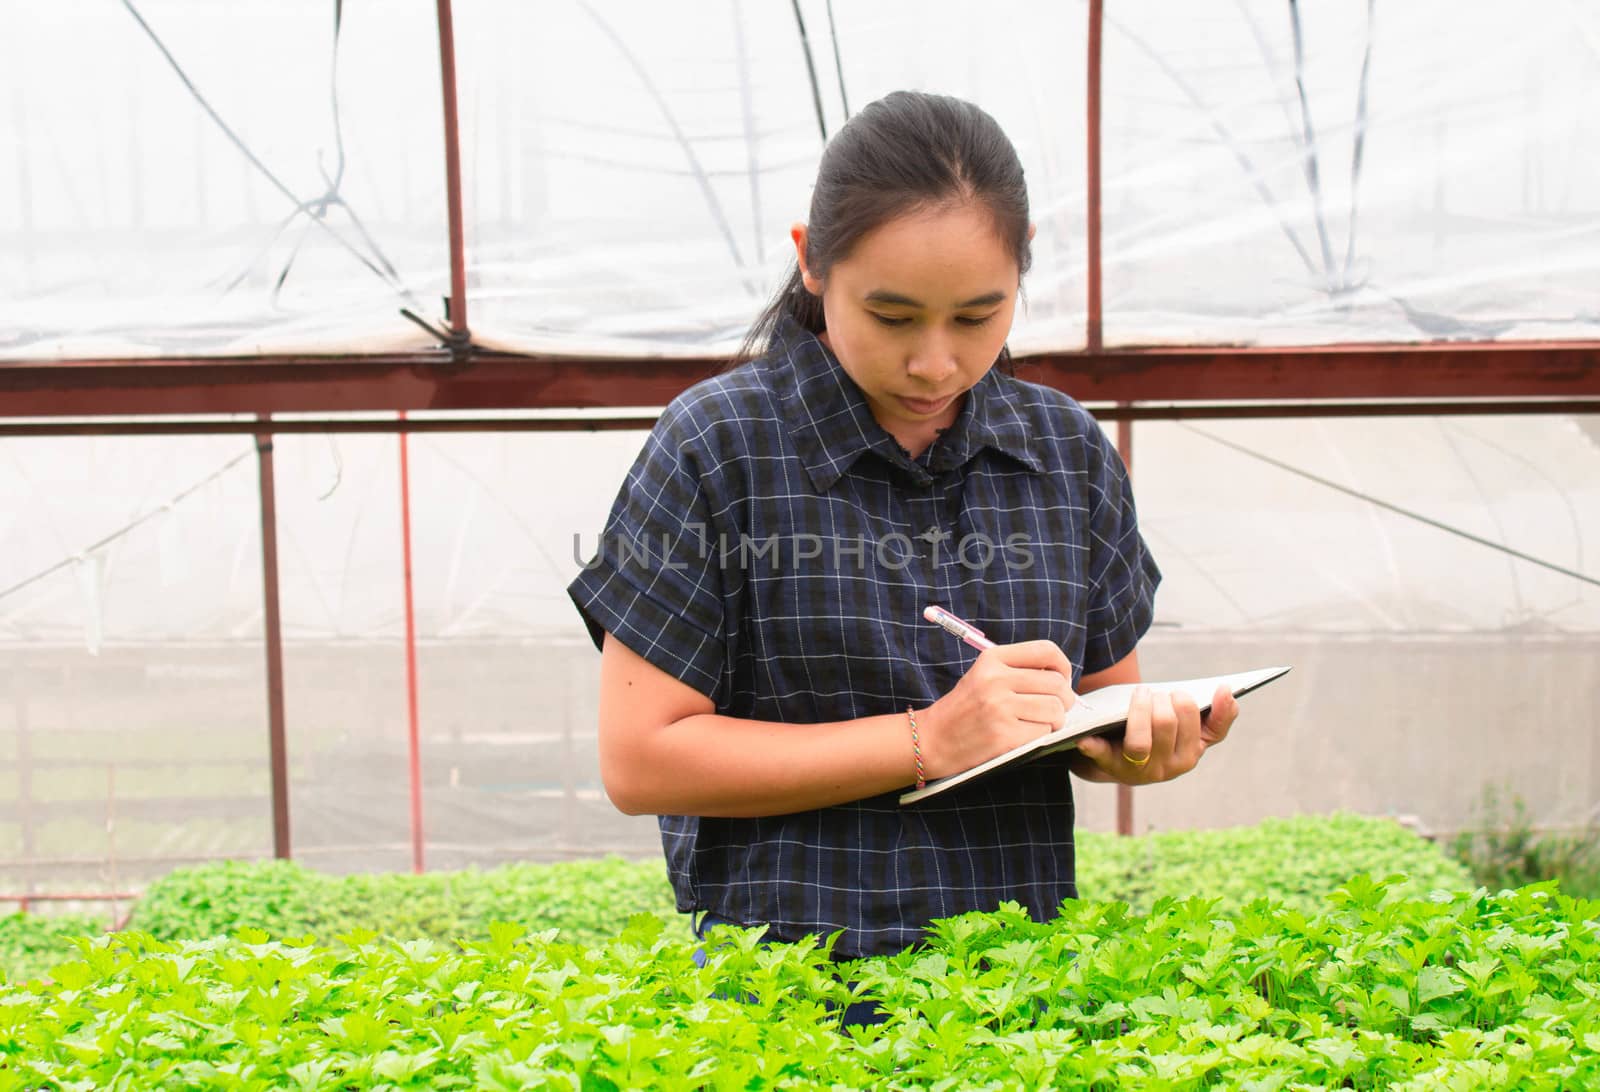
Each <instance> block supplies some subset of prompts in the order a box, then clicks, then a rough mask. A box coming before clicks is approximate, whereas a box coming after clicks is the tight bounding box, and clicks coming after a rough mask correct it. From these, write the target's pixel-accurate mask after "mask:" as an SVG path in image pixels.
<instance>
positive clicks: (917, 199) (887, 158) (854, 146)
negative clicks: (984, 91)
mask: <svg viewBox="0 0 1600 1092" xmlns="http://www.w3.org/2000/svg"><path fill="white" fill-rule="evenodd" d="M959 201H977V202H982V203H983V204H985V205H987V206H988V209H989V212H990V213H991V214H992V215H993V217H994V224H995V230H996V232H997V233H998V234H999V236H1000V239H1001V240H1002V241H1003V242H1004V243H1005V244H1006V246H1007V247H1009V248H1010V250H1011V253H1012V256H1013V257H1015V258H1016V260H1017V272H1018V273H1019V274H1022V273H1026V272H1027V271H1028V266H1029V264H1030V262H1031V261H1032V250H1031V248H1030V247H1029V241H1028V190H1027V187H1026V185H1024V183H1023V179H1022V163H1021V161H1020V160H1019V159H1018V158H1017V150H1016V149H1015V148H1014V147H1012V145H1011V141H1010V140H1009V139H1007V137H1006V134H1005V133H1004V132H1003V131H1002V130H1001V128H1000V126H999V124H998V123H997V122H996V121H995V120H994V118H992V117H990V116H989V115H988V114H986V113H984V112H983V111H982V110H980V109H978V108H977V107H976V106H974V105H972V104H971V103H970V102H963V101H962V100H961V99H955V98H950V97H949V96H947V95H929V94H924V93H923V92H920V91H896V92H894V93H893V94H890V95H886V96H884V97H883V98H881V99H879V100H878V101H876V102H873V103H869V104H868V105H867V106H865V107H863V108H862V110H861V111H860V112H859V113H857V114H856V115H855V116H854V117H852V118H851V119H850V120H849V121H848V122H846V123H845V125H844V127H843V128H842V129H840V130H839V131H838V132H837V133H835V134H834V136H833V139H832V140H830V141H828V146H827V147H826V148H824V149H823V151H822V161H821V162H820V163H819V164H818V165H817V184H816V188H815V189H813V190H812V192H811V214H810V216H809V218H808V219H807V222H806V223H807V239H806V264H807V265H808V266H809V268H810V269H811V271H812V273H813V274H815V275H816V276H818V277H821V278H826V277H827V275H828V270H830V269H831V268H832V267H833V264H834V263H835V262H837V261H840V260H842V259H844V258H846V257H848V256H849V254H850V251H851V249H852V248H853V247H854V246H855V245H856V243H857V242H858V241H859V240H860V239H861V237H862V236H863V235H865V234H867V233H868V232H869V231H871V230H873V229H874V228H876V227H878V226H880V225H881V224H885V223H887V222H889V221H890V220H893V219H895V218H896V217H898V216H902V215H905V214H906V213H910V212H915V211H917V210H918V209H922V208H928V207H930V206H936V205H940V204H944V203H947V202H959ZM785 315H788V316H789V317H791V318H793V319H794V320H795V321H796V322H798V323H799V324H800V325H801V326H803V327H805V328H806V329H807V330H810V331H811V332H812V333H821V332H822V330H823V329H824V326H823V318H822V300H821V299H820V298H819V297H817V296H813V295H812V294H811V293H810V292H807V291H806V287H805V285H804V284H802V283H801V280H800V264H799V262H798V261H797V262H795V264H794V266H793V268H791V269H790V271H789V275H788V277H786V278H785V279H784V283H783V287H782V288H780V289H779V290H778V292H777V294H776V295H775V296H773V297H772V300H771V302H770V303H768V304H767V307H766V309H765V310H764V311H762V313H761V316H760V317H759V318H757V319H756V321H755V324H754V325H752V326H751V327H750V332H749V333H748V334H746V335H745V340H744V345H743V346H742V348H741V350H740V353H739V356H740V358H741V359H748V358H749V357H752V356H756V355H758V354H760V353H761V352H762V351H764V350H765V349H766V348H767V345H768V343H769V342H770V341H771V339H772V334H773V331H774V330H776V329H777V326H778V323H779V322H780V321H781V320H782V318H783V316H785ZM1002 357H1004V354H1002Z"/></svg>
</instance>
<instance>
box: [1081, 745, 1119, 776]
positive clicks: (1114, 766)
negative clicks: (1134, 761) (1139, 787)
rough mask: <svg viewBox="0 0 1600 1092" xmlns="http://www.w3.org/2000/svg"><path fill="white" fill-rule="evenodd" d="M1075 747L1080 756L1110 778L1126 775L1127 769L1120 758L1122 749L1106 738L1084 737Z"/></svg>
mask: <svg viewBox="0 0 1600 1092" xmlns="http://www.w3.org/2000/svg"><path fill="white" fill-rule="evenodd" d="M1075 746H1076V747H1077V748H1078V752H1079V753H1080V754H1082V755H1083V756H1084V757H1085V758H1087V759H1088V760H1089V761H1090V762H1093V763H1094V764H1095V765H1096V766H1097V767H1099V768H1100V769H1101V770H1103V771H1104V772H1106V773H1108V774H1110V775H1111V776H1112V777H1116V778H1123V777H1126V776H1127V775H1128V772H1129V768H1128V764H1127V762H1126V761H1125V760H1124V759H1123V757H1122V748H1120V747H1118V746H1117V745H1116V744H1115V743H1113V742H1112V741H1111V740H1109V739H1107V738H1106V737H1104V736H1086V737H1084V738H1083V739H1080V740H1078V742H1077V743H1076V744H1075Z"/></svg>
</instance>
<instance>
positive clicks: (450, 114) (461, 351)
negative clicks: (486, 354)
mask: <svg viewBox="0 0 1600 1092" xmlns="http://www.w3.org/2000/svg"><path fill="white" fill-rule="evenodd" d="M438 15H439V79H440V82H441V85H442V91H443V105H444V170H445V179H444V182H445V200H446V201H447V202H448V205H449V210H448V211H449V216H450V300H449V306H448V310H449V312H450V314H449V318H450V352H451V355H452V356H453V357H454V358H455V359H456V360H458V361H459V360H462V359H464V358H465V357H466V353H467V347H468V344H469V337H470V335H469V333H468V329H469V328H468V326H467V257H466V231H465V228H464V226H463V220H464V217H463V216H462V212H461V126H460V124H459V122H458V120H457V111H456V35H455V20H454V18H453V16H452V15H451V11H450V0H438Z"/></svg>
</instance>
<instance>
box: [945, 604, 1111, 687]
mask: <svg viewBox="0 0 1600 1092" xmlns="http://www.w3.org/2000/svg"><path fill="white" fill-rule="evenodd" d="M922 616H923V617H924V618H926V619H927V620H928V621H930V622H932V623H933V624H934V625H936V626H938V627H939V628H940V629H943V630H944V631H945V632H946V633H949V634H950V635H951V636H953V637H959V638H961V639H962V640H963V641H965V642H966V643H967V644H969V645H971V646H972V647H973V648H975V649H977V650H978V651H979V652H982V651H983V650H984V649H986V648H993V647H994V642H993V641H991V640H989V638H987V637H985V636H984V635H983V630H981V629H979V628H978V627H977V626H975V625H973V624H972V623H971V622H968V621H966V620H964V619H961V618H957V617H956V616H955V615H953V614H951V613H950V612H949V611H947V610H945V609H944V608H943V607H932V606H930V607H924V608H923V609H922ZM1077 699H1078V700H1077V704H1079V705H1081V706H1083V707H1084V708H1085V709H1091V710H1092V709H1093V708H1094V706H1092V705H1090V704H1089V703H1088V702H1086V701H1084V700H1083V697H1082V696H1081V695H1078V696H1077Z"/></svg>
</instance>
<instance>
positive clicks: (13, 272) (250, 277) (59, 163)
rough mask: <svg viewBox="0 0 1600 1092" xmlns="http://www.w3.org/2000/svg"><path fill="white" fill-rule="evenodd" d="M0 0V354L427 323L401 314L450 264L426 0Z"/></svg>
mask: <svg viewBox="0 0 1600 1092" xmlns="http://www.w3.org/2000/svg"><path fill="white" fill-rule="evenodd" d="M4 10H5V12H6V33H5V35H4V36H3V37H0V101H4V102H5V103H6V106H7V108H6V109H5V110H4V112H3V113H0V132H4V133H5V134H6V136H5V139H4V144H5V146H6V148H7V149H8V152H7V155H6V157H5V169H3V170H0V358H12V359H47V358H73V357H97V358H106V357H142V356H161V355H179V354H183V355H187V354H217V355H250V354H256V353H267V352H312V353H332V352H351V351H376V350H384V349H403V348H418V347H424V346H427V345H430V344H432V343H433V339H432V338H431V337H430V336H429V335H428V334H427V333H426V332H424V331H422V330H420V329H418V328H417V327H416V326H414V325H413V324H411V323H410V322H408V321H407V320H405V319H404V318H402V317H401V316H400V314H399V310H400V308H402V307H409V308H410V309H412V310H413V311H417V312H420V313H422V314H424V315H427V316H430V317H432V316H435V315H436V314H437V312H438V311H439V303H438V301H439V297H440V294H441V292H443V291H448V285H449V245H448V236H447V233H446V230H445V202H444V183H445V176H444V167H443V163H444V153H443V136H442V132H443V127H442V125H441V123H440V107H439V79H438V72H439V50H438V39H437V36H436V27H435V20H434V15H433V8H432V6H431V5H414V4H413V5H406V4H396V3H361V4H343V5H337V4H327V3H310V2H305V0H296V2H284V0H248V2H244V3H229V4H221V5H219V4H209V3H201V2H196V0H123V2H121V3H86V2H84V0H57V2H52V3H48V4H25V3H9V4H6V5H5V6H4ZM341 11H342V17H336V14H335V13H336V12H341ZM441 286H443V287H441Z"/></svg>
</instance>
